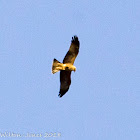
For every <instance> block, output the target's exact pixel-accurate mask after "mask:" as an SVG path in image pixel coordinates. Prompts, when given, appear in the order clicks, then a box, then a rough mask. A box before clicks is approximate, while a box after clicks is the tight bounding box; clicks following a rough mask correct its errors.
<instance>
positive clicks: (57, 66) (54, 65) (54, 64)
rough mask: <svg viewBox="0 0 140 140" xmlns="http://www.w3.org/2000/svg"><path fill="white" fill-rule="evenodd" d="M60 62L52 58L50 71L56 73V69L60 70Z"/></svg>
mask: <svg viewBox="0 0 140 140" xmlns="http://www.w3.org/2000/svg"><path fill="white" fill-rule="evenodd" d="M60 64H61V63H60V62H59V61H58V60H56V59H55V58H54V60H53V64H52V73H53V74H54V73H56V72H58V71H60Z"/></svg>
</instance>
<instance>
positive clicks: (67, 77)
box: [52, 36, 80, 97]
mask: <svg viewBox="0 0 140 140" xmlns="http://www.w3.org/2000/svg"><path fill="white" fill-rule="evenodd" d="M79 46H80V42H79V40H78V37H77V36H74V37H72V41H71V45H70V48H69V51H68V52H67V54H66V56H65V57H64V60H63V63H60V62H59V61H58V60H56V59H54V61H53V65H52V73H53V74H54V73H56V72H58V71H60V91H59V97H62V96H63V95H64V94H65V93H66V92H67V91H68V89H69V86H70V84H71V71H76V67H75V66H74V65H73V64H74V61H75V59H76V57H77V55H78V52H79Z"/></svg>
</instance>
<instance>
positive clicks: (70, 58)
mask: <svg viewBox="0 0 140 140" xmlns="http://www.w3.org/2000/svg"><path fill="white" fill-rule="evenodd" d="M79 45H80V43H79V40H78V37H77V36H74V37H72V41H71V45H70V48H69V51H68V52H67V54H66V55H65V57H64V59H63V63H64V64H65V63H70V64H74V61H75V58H76V56H77V55H78V52H79Z"/></svg>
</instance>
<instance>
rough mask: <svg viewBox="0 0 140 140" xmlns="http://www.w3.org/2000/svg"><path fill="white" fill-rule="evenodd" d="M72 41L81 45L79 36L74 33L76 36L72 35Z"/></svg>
mask: <svg viewBox="0 0 140 140" xmlns="http://www.w3.org/2000/svg"><path fill="white" fill-rule="evenodd" d="M71 42H72V43H73V44H76V45H78V46H79V40H78V36H76V35H74V36H73V37H72V41H71Z"/></svg>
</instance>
